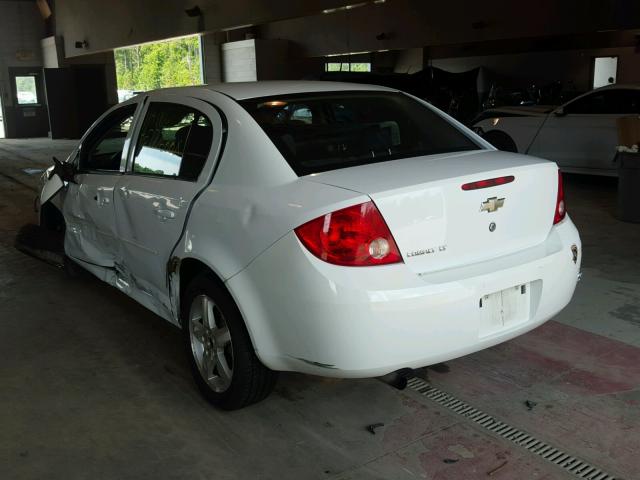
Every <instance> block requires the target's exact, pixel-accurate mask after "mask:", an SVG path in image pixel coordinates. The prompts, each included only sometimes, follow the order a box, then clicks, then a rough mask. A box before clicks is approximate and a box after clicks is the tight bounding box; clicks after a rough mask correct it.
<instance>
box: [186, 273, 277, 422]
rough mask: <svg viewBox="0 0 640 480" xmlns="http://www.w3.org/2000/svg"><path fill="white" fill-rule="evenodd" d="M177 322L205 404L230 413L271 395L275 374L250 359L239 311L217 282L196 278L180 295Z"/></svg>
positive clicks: (254, 358) (249, 345) (251, 352)
mask: <svg viewBox="0 0 640 480" xmlns="http://www.w3.org/2000/svg"><path fill="white" fill-rule="evenodd" d="M181 319H182V330H183V338H184V343H185V348H186V351H187V355H188V357H189V364H190V366H191V371H192V374H193V378H194V380H195V382H196V384H197V386H198V389H199V390H200V392H201V393H202V395H203V396H204V397H205V398H206V399H207V400H208V401H209V402H210V403H211V404H213V405H215V406H216V407H219V408H222V409H224V410H236V409H239V408H243V407H246V406H247V405H251V404H252V403H256V402H259V401H260V400H263V399H264V398H266V397H267V396H268V395H269V394H270V393H271V391H272V390H273V387H274V386H275V383H276V380H277V372H274V371H272V370H269V369H268V368H267V367H265V366H264V365H263V364H262V363H261V362H260V360H259V359H258V357H257V356H256V353H255V351H254V349H253V345H252V343H251V339H250V337H249V334H248V332H247V329H246V327H245V324H244V320H243V319H242V315H241V314H240V310H239V309H238V307H237V306H236V304H235V302H234V301H233V299H232V298H231V295H229V293H228V292H227V291H226V290H225V289H224V287H222V286H221V285H220V284H219V283H218V282H216V281H214V280H213V279H212V278H210V277H208V276H206V275H202V276H199V277H196V278H195V279H194V280H193V281H192V282H191V283H190V284H189V285H188V286H187V288H186V290H185V293H184V295H183V297H182V301H181Z"/></svg>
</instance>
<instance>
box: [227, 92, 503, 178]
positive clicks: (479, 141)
mask: <svg viewBox="0 0 640 480" xmlns="http://www.w3.org/2000/svg"><path fill="white" fill-rule="evenodd" d="M367 94H368V95H390V96H391V95H399V96H404V97H406V98H408V99H410V100H412V101H414V102H416V103H418V104H419V105H421V106H422V107H423V108H425V109H427V110H429V111H430V112H431V113H432V114H433V115H435V116H437V117H439V118H440V119H441V120H442V121H443V122H445V123H447V124H448V125H449V126H450V127H451V128H452V129H454V130H456V131H457V132H459V133H460V134H461V135H462V136H463V137H466V138H467V139H468V140H469V141H470V142H471V143H472V144H474V145H475V147H476V148H474V149H469V150H459V151H456V152H459V153H461V152H470V151H479V150H496V149H495V147H493V145H491V144H490V143H488V142H487V141H486V140H484V139H483V138H482V137H480V136H479V135H477V134H476V133H475V132H473V131H472V130H470V129H469V128H468V127H466V126H465V125H463V124H462V123H460V122H459V121H457V120H456V119H454V118H453V117H451V116H449V115H447V114H446V113H444V112H442V111H440V110H438V109H437V108H436V107H434V106H433V105H431V104H430V103H429V102H427V101H425V100H423V99H421V98H418V97H416V96H414V95H411V94H409V93H406V92H403V91H400V90H393V89H381V90H377V89H372V90H367V89H355V90H335V91H319V92H313V91H312V92H296V93H286V94H283V95H277V94H276V95H268V96H260V97H251V98H243V99H241V100H236V102H237V103H238V104H239V105H240V106H241V107H242V109H243V110H244V111H245V112H246V113H247V114H248V115H249V117H250V118H251V119H252V120H253V121H254V122H255V123H256V125H257V126H258V128H259V129H260V131H261V132H262V133H263V134H264V136H265V138H266V139H267V141H269V142H270V143H272V144H273V146H274V147H275V148H276V150H277V151H278V152H279V153H280V155H281V156H282V158H283V160H284V161H285V162H286V164H287V165H288V166H289V167H290V168H291V171H292V172H293V173H294V174H295V175H296V176H298V177H299V178H302V177H304V176H307V175H310V174H314V173H323V172H330V171H334V170H339V169H342V168H350V167H358V166H362V165H370V164H373V163H383V162H391V161H396V160H402V159H405V158H413V156H411V155H409V156H404V155H403V156H398V157H394V158H386V159H381V160H377V161H373V162H362V163H360V162H354V163H352V164H350V165H345V166H343V167H337V168H326V169H317V170H314V171H313V172H311V171H309V172H307V171H304V169H303V168H301V167H300V166H299V165H294V163H293V162H292V161H291V160H290V158H288V157H287V155H285V154H284V153H283V152H282V151H281V150H280V147H279V146H278V145H277V144H276V143H275V142H274V141H273V140H272V139H271V137H270V136H269V134H268V133H267V132H266V130H265V129H264V128H263V127H262V126H261V125H260V123H259V122H258V121H257V120H256V119H255V118H254V117H253V115H252V113H251V111H250V109H249V108H247V104H249V103H252V102H260V101H264V102H268V101H273V100H274V99H276V98H277V99H278V100H280V99H281V100H292V101H293V100H300V99H301V97H305V96H310V97H317V98H322V97H329V98H330V97H335V96H337V95H354V96H357V95H367ZM454 153H455V152H454ZM437 154H438V153H431V154H428V155H437Z"/></svg>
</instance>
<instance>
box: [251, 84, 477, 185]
mask: <svg viewBox="0 0 640 480" xmlns="http://www.w3.org/2000/svg"><path fill="white" fill-rule="evenodd" d="M240 104H241V105H242V106H243V107H244V108H245V109H246V110H247V111H248V112H249V113H250V114H251V115H252V116H253V118H254V119H255V120H256V121H257V122H258V124H259V125H260V126H261V127H262V128H263V129H264V131H265V132H266V134H267V135H268V136H269V138H270V139H271V141H272V142H273V143H274V144H275V145H276V147H277V148H278V150H280V153H281V154H282V155H283V156H284V158H285V159H286V160H287V162H288V163H289V165H291V168H293V170H294V171H295V172H296V174H297V175H299V176H302V175H308V174H311V173H317V172H324V171H327V170H335V169H338V168H346V167H353V166H356V165H366V164H369V163H376V162H385V161H389V160H396V159H399V158H407V157H417V156H421V155H432V154H436V153H448V152H458V151H464V150H478V149H480V148H481V147H480V146H479V145H478V144H476V143H475V142H474V141H473V140H471V138H470V137H468V136H467V135H465V134H464V133H463V132H462V131H460V130H459V129H457V128H456V127H454V126H453V125H451V124H450V123H449V122H448V121H447V120H445V119H444V118H442V117H441V116H440V115H438V114H437V113H435V112H434V111H432V110H431V109H429V108H428V107H426V106H425V105H423V104H421V103H420V102H418V101H416V100H414V99H413V98H411V97H409V96H407V95H405V94H402V93H397V92H331V93H315V94H300V95H283V96H279V97H269V98H264V97H263V98H252V99H250V100H243V101H241V102H240Z"/></svg>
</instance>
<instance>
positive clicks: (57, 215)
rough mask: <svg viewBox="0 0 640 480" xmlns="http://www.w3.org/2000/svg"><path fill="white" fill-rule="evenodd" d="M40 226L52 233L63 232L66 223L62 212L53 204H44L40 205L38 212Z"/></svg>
mask: <svg viewBox="0 0 640 480" xmlns="http://www.w3.org/2000/svg"><path fill="white" fill-rule="evenodd" d="M38 218H39V224H40V226H42V227H44V228H46V229H48V230H53V231H57V232H60V231H64V229H65V226H66V222H65V219H64V215H63V214H62V211H61V210H60V209H59V208H58V207H57V206H56V205H54V204H53V203H51V202H45V203H44V204H43V205H40V208H39V212H38Z"/></svg>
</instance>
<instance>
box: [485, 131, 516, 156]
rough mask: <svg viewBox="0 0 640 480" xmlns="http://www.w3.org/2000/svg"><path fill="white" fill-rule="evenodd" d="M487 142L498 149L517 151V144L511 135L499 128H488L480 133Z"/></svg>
mask: <svg viewBox="0 0 640 480" xmlns="http://www.w3.org/2000/svg"><path fill="white" fill-rule="evenodd" d="M482 138H484V139H485V140H486V141H487V142H489V143H490V144H491V145H493V146H494V147H495V148H497V149H498V150H503V151H507V152H513V153H518V145H517V144H516V142H515V140H514V139H513V137H512V136H511V135H509V134H508V133H507V132H505V131H503V130H499V129H493V130H489V131H488V132H485V133H484V135H482Z"/></svg>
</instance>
